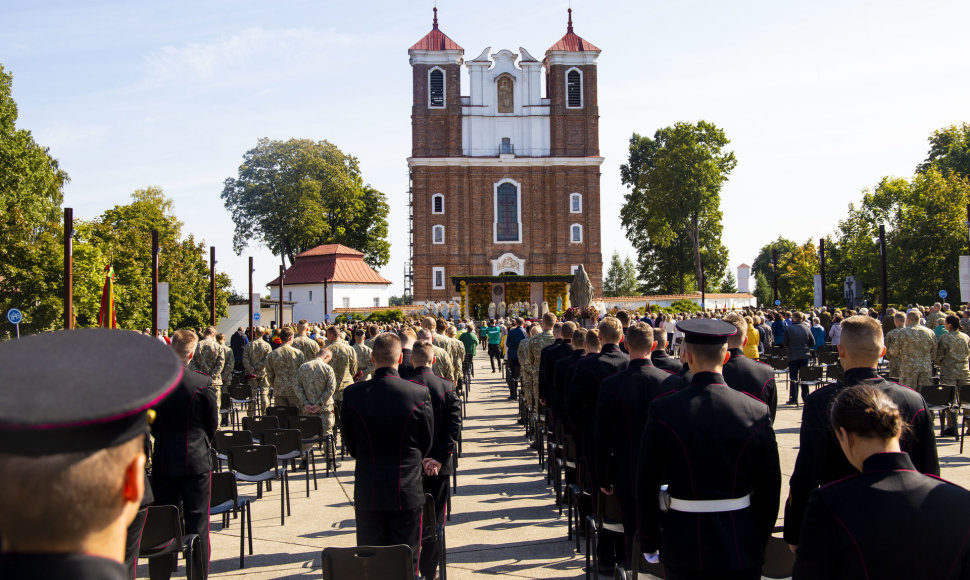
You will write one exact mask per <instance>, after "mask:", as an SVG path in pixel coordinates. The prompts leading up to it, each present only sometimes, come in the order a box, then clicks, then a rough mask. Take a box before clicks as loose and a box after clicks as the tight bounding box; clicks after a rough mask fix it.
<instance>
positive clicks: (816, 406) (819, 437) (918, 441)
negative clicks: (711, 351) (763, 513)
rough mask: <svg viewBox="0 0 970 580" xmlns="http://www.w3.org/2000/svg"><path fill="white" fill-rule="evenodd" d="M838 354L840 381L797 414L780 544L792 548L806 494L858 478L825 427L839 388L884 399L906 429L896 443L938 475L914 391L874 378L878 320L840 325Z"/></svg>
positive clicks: (928, 426) (927, 422)
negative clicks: (862, 389)
mask: <svg viewBox="0 0 970 580" xmlns="http://www.w3.org/2000/svg"><path fill="white" fill-rule="evenodd" d="M838 349H839V359H840V360H841V362H842V368H844V369H845V373H844V374H843V375H842V378H841V379H840V380H839V381H837V382H834V383H831V384H829V385H826V386H824V387H822V388H821V389H819V390H817V391H815V392H814V393H812V394H810V395H809V396H808V397H807V398H806V399H805V407H804V408H803V409H802V425H801V430H800V431H799V435H798V437H799V448H798V456H797V457H796V458H795V468H794V470H793V471H792V474H791V481H790V483H789V490H788V501H787V502H786V503H785V541H786V542H788V543H789V544H790V545H791V546H793V547H794V546H797V545H798V540H799V535H800V533H801V526H802V519H803V518H804V516H805V506H806V504H807V503H808V496H809V494H810V493H811V492H812V491H813V490H814V489H816V488H817V487H819V486H820V485H825V484H827V483H831V482H833V481H836V480H839V479H842V478H843V477H848V476H850V475H856V474H857V473H858V470H857V469H856V468H854V467H853V466H852V465H851V464H850V463H849V460H848V459H846V458H845V454H844V453H842V449H841V448H840V447H839V442H838V439H836V437H835V432H834V431H833V430H832V425H831V423H830V422H829V409H830V408H831V406H832V402H833V401H834V400H835V397H836V396H838V394H839V393H840V392H842V390H843V389H846V388H850V387H853V386H855V385H869V386H872V387H875V388H877V389H879V390H880V391H883V392H884V393H886V394H887V395H889V398H890V399H892V400H893V401H894V402H895V403H896V405H897V406H898V407H899V412H900V413H901V414H902V417H903V421H905V422H906V423H908V424H909V425H910V429H909V432H908V433H907V434H906V435H904V436H903V437H902V438H901V440H900V446H901V447H902V450H903V451H905V452H906V453H908V454H909V456H910V458H911V459H912V461H913V465H914V466H915V467H916V469H918V470H919V471H921V472H922V473H926V474H929V475H936V476H939V475H940V460H939V457H938V456H937V452H936V435H935V434H934V433H933V414H932V413H930V412H927V411H926V401H924V400H923V397H922V396H921V395H920V394H919V393H917V392H916V391H914V390H913V389H910V388H909V387H904V386H902V385H897V384H896V383H891V382H889V381H887V380H885V379H883V378H882V377H880V376H879V375H878V374H877V373H876V365H877V364H878V362H879V358H880V357H881V356H883V355H884V354H885V352H886V347H885V346H884V343H883V336H882V325H880V324H879V321H877V320H875V319H874V318H870V317H868V316H862V315H859V316H851V317H849V318H846V319H845V320H843V321H842V336H841V339H840V341H839V345H838Z"/></svg>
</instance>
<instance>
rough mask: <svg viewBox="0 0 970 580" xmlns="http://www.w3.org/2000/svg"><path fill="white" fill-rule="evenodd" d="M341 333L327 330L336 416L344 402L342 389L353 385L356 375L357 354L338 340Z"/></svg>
mask: <svg viewBox="0 0 970 580" xmlns="http://www.w3.org/2000/svg"><path fill="white" fill-rule="evenodd" d="M341 334H342V331H340V330H338V329H337V327H336V326H331V327H329V328H327V348H329V349H330V352H331V353H332V354H333V358H332V359H331V360H330V367H331V368H333V373H334V375H335V376H336V377H337V392H336V393H335V394H334V396H333V400H334V402H335V403H337V407H338V409H337V414H338V415H339V414H340V409H339V407H340V404H341V403H342V402H343V400H344V389H346V388H347V387H348V386H349V385H352V384H353V383H354V375H356V374H357V353H356V352H355V351H354V349H353V348H351V346H350V345H349V344H347V342H346V341H344V340H341V339H340V335H341Z"/></svg>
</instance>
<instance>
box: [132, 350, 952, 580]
mask: <svg viewBox="0 0 970 580" xmlns="http://www.w3.org/2000/svg"><path fill="white" fill-rule="evenodd" d="M475 373H476V376H475V379H473V384H472V390H471V400H470V403H469V405H468V417H467V418H466V419H465V424H464V430H463V453H462V456H461V459H460V461H459V469H458V493H457V494H456V495H454V496H453V500H452V504H453V516H452V519H451V521H449V522H447V527H446V529H447V544H448V550H447V557H448V575H449V578H452V579H454V580H464V579H472V578H494V577H495V576H503V577H509V578H582V577H584V572H583V566H584V562H585V557H584V555H583V554H581V553H576V552H574V551H573V547H574V543H573V542H570V541H568V540H567V539H566V516H565V512H564V514H563V515H562V516H559V511H558V509H557V508H556V507H555V502H554V494H553V492H552V489H551V487H550V486H547V485H546V483H545V471H544V470H540V469H539V464H538V459H537V455H536V452H535V451H533V450H531V449H529V448H528V444H527V443H526V440H525V438H524V436H523V430H522V428H521V427H520V426H519V425H517V424H516V423H515V420H516V417H517V408H518V407H517V403H516V402H514V401H508V400H507V399H506V397H507V396H508V389H507V387H506V386H505V382H504V381H503V380H502V379H501V378H500V376H499V373H495V374H492V373H491V371H490V368H489V365H488V358H487V357H483V356H481V355H480V356H479V357H478V358H477V359H476V360H475ZM787 394H788V387H787V384H786V383H785V382H784V381H781V382H780V384H779V397H778V398H779V399H780V400H787ZM800 419H801V411H800V409H796V408H795V407H794V406H793V405H779V409H778V414H777V419H776V422H777V424H776V426H775V430H776V433H777V436H778V443H779V449H780V454H781V467H782V484H783V487H782V501H784V499H785V496H786V494H787V483H788V479H789V477H790V476H791V471H792V467H793V466H794V463H795V455H796V454H797V448H798V426H799V423H800ZM938 448H939V452H940V462H941V465H942V467H943V477H944V478H945V479H949V480H951V481H953V482H955V483H958V484H960V485H962V486H964V487H970V450H968V451H967V453H966V454H964V455H960V454H959V453H958V451H959V443H958V442H955V441H954V439H953V438H952V437H948V438H945V439H943V440H941V441H940V442H939V443H938ZM320 466H322V462H319V465H318V467H320ZM353 466H354V462H353V460H352V459H351V458H350V457H349V456H348V457H347V458H346V459H344V460H343V461H342V465H341V467H340V469H338V471H337V475H336V476H335V477H334V476H331V477H329V478H328V477H325V476H324V474H323V471H322V470H320V469H318V484H319V489H317V490H314V489H313V486H312V482H311V486H310V497H309V498H307V497H306V486H305V476H304V474H303V472H297V473H294V474H292V477H291V482H290V498H291V506H292V516H290V517H287V518H286V524H285V525H284V526H280V498H279V493H280V486H279V484H277V485H274V486H273V491H271V492H264V496H263V499H261V500H259V501H258V502H255V503H254V504H253V506H252V511H253V520H254V521H253V536H254V542H253V555H252V556H250V555H248V554H247V555H246V567H245V568H244V569H242V570H240V569H239V520H232V522H231V525H230V527H229V528H228V529H226V530H220V529H219V519H218V518H213V524H212V533H211V535H210V537H211V542H212V554H213V556H212V560H211V567H210V574H211V576H212V577H213V578H320V577H321V568H320V553H321V551H322V550H323V548H325V547H328V546H353V545H355V531H354V512H353V505H352V503H351V499H352V498H353ZM240 493H241V494H247V493H248V494H249V495H252V492H248V491H247V488H246V487H242V488H241V490H240ZM782 513H783V512H782V511H779V522H778V523H779V524H781V516H782ZM247 551H248V550H247ZM147 573H148V566H147V564H146V563H145V561H144V560H142V561H141V565H140V566H139V577H147ZM178 575H182V577H184V567H183V566H180V567H179V571H178V574H177V575H176V577H178Z"/></svg>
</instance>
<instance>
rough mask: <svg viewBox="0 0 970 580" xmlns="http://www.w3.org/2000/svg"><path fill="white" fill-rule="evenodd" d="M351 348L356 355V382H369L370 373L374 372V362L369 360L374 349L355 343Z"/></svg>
mask: <svg viewBox="0 0 970 580" xmlns="http://www.w3.org/2000/svg"><path fill="white" fill-rule="evenodd" d="M351 347H352V348H353V349H354V352H356V353H357V371H358V372H359V373H360V378H359V379H357V380H358V381H369V380H370V376H371V373H373V372H374V361H372V360H371V358H370V355H371V353H373V352H374V349H372V348H371V347H369V346H367V345H366V344H364V343H360V342H355V343H354V344H352V345H351Z"/></svg>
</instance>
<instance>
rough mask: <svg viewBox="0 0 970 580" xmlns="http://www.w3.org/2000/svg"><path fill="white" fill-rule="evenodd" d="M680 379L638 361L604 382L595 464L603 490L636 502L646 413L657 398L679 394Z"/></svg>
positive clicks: (597, 418) (598, 408) (598, 417)
mask: <svg viewBox="0 0 970 580" xmlns="http://www.w3.org/2000/svg"><path fill="white" fill-rule="evenodd" d="M679 387H680V377H678V376H677V375H675V374H673V373H670V372H668V371H664V370H660V369H658V368H657V367H655V366H653V363H651V362H650V359H635V360H631V361H630V366H628V367H627V368H626V370H624V371H621V372H619V373H617V374H615V375H613V376H611V377H607V378H605V379H603V383H602V384H601V385H600V394H599V400H598V402H597V405H596V454H595V457H596V462H597V468H596V471H597V473H599V474H600V485H601V486H602V487H609V486H610V485H612V486H614V491H615V493H616V494H617V495H618V496H620V497H623V498H631V499H632V498H633V495H634V490H635V485H634V484H635V480H636V475H637V455H638V454H639V453H640V437H641V435H642V434H643V426H644V425H645V424H646V423H647V410H648V409H649V408H650V403H651V402H652V401H653V400H654V399H655V398H657V397H658V396H660V395H662V394H664V393H668V392H671V391H676V390H677V389H678V388H679Z"/></svg>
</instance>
